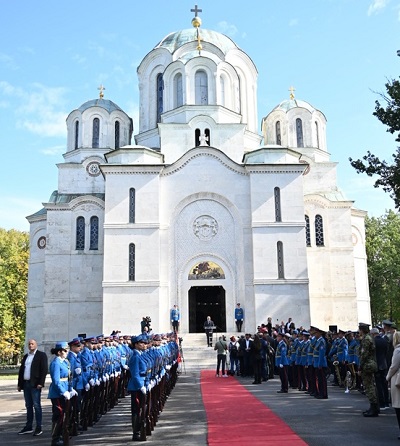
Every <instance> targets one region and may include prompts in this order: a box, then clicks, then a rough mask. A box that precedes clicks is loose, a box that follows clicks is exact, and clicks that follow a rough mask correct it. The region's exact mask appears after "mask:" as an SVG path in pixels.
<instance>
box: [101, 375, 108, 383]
mask: <svg viewBox="0 0 400 446" xmlns="http://www.w3.org/2000/svg"><path fill="white" fill-rule="evenodd" d="M102 379H103V383H105V382H107V378H106V375H103V378H102Z"/></svg>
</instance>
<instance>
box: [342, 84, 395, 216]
mask: <svg viewBox="0 0 400 446" xmlns="http://www.w3.org/2000/svg"><path fill="white" fill-rule="evenodd" d="M399 79H400V78H399ZM385 87H386V94H384V93H380V94H379V95H380V97H381V99H382V100H383V103H384V106H382V105H381V103H380V102H379V101H375V111H374V113H373V115H374V116H376V117H377V118H378V119H379V121H381V122H382V124H384V125H386V126H387V130H386V131H387V132H389V133H391V134H395V133H397V132H398V133H397V137H396V141H397V142H400V81H399V80H396V79H392V80H389V81H388V82H387V83H386V84H385ZM392 158H393V163H392V164H390V163H388V162H386V161H385V160H380V158H378V157H377V156H376V155H374V154H373V153H371V152H370V151H368V152H367V154H366V155H365V156H363V158H362V159H358V160H353V159H352V158H349V161H350V164H351V165H352V166H353V167H354V168H355V169H356V171H357V173H365V174H367V175H368V176H370V177H372V176H373V175H378V176H379V178H378V179H377V180H376V181H375V184H374V187H382V188H383V190H384V191H385V192H388V193H389V194H390V196H391V198H393V200H394V203H395V206H396V208H397V209H398V208H400V147H397V149H396V152H395V153H394V154H393V155H392Z"/></svg>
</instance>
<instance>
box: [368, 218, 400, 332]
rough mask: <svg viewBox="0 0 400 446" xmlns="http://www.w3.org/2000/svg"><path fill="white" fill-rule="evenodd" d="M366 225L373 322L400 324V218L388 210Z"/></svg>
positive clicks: (371, 219)
mask: <svg viewBox="0 0 400 446" xmlns="http://www.w3.org/2000/svg"><path fill="white" fill-rule="evenodd" d="M365 223H366V251H367V258H368V260H367V261H368V281H369V291H370V296H371V314H372V322H373V323H375V324H376V323H379V322H381V321H382V320H383V319H387V318H389V319H391V320H394V321H397V322H399V323H400V216H399V214H397V213H395V212H393V211H389V212H388V213H386V214H385V215H384V216H382V217H379V218H374V217H372V218H368V217H367V218H366V221H365Z"/></svg>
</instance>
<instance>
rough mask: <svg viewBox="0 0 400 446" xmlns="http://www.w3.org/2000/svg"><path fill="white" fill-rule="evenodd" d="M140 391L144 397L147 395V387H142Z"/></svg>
mask: <svg viewBox="0 0 400 446" xmlns="http://www.w3.org/2000/svg"><path fill="white" fill-rule="evenodd" d="M140 391H141V392H142V393H143V395H146V387H145V386H143V387H141V388H140Z"/></svg>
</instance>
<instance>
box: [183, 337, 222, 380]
mask: <svg viewBox="0 0 400 446" xmlns="http://www.w3.org/2000/svg"><path fill="white" fill-rule="evenodd" d="M222 334H224V333H218V337H219V336H221V335H222ZM179 337H180V338H182V342H181V343H180V345H181V354H182V356H183V361H182V364H181V366H182V372H183V373H184V372H185V370H186V372H194V371H198V370H203V369H215V368H216V365H217V352H216V350H214V345H215V342H216V341H217V340H218V337H216V334H215V333H214V337H213V347H207V340H206V335H205V334H204V333H188V334H180V335H179ZM227 339H228V340H229V338H228V336H227Z"/></svg>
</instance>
